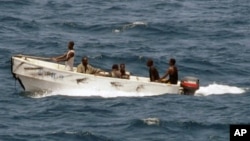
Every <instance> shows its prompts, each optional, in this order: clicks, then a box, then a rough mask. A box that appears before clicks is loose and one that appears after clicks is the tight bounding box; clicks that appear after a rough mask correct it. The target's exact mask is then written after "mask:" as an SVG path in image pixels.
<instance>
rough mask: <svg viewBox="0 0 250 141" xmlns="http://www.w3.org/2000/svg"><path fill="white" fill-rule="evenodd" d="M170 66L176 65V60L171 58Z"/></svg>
mask: <svg viewBox="0 0 250 141" xmlns="http://www.w3.org/2000/svg"><path fill="white" fill-rule="evenodd" d="M169 65H171V66H172V65H175V59H174V58H171V59H170V60H169Z"/></svg>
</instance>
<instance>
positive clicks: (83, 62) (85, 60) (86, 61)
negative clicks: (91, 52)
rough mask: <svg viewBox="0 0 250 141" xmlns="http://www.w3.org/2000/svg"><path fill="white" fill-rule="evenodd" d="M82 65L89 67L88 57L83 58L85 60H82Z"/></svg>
mask: <svg viewBox="0 0 250 141" xmlns="http://www.w3.org/2000/svg"><path fill="white" fill-rule="evenodd" d="M82 64H83V65H84V66H87V65H88V58H87V57H83V58H82Z"/></svg>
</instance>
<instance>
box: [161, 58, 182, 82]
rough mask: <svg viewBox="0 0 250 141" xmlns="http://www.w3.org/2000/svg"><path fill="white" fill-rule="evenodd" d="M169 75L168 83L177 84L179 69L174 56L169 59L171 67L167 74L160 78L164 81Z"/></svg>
mask: <svg viewBox="0 0 250 141" xmlns="http://www.w3.org/2000/svg"><path fill="white" fill-rule="evenodd" d="M167 76H169V77H168V80H167V81H166V82H167V83H170V84H177V82H178V69H177V67H176V66H175V59H174V58H171V59H170V60H169V68H168V70H167V71H166V73H165V75H164V76H163V77H161V78H160V81H162V80H163V79H164V78H166V77H167Z"/></svg>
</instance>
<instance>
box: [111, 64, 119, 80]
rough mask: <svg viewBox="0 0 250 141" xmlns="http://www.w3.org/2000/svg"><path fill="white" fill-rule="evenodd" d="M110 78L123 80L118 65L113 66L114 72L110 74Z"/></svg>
mask: <svg viewBox="0 0 250 141" xmlns="http://www.w3.org/2000/svg"><path fill="white" fill-rule="evenodd" d="M110 76H111V77H115V78H121V72H120V71H119V67H118V65H117V64H114V65H113V66H112V71H111V72H110Z"/></svg>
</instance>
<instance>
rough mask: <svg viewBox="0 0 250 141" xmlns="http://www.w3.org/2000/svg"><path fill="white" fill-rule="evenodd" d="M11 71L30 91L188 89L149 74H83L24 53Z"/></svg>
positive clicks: (157, 91)
mask: <svg viewBox="0 0 250 141" xmlns="http://www.w3.org/2000/svg"><path fill="white" fill-rule="evenodd" d="M12 73H13V76H14V78H16V79H17V80H18V81H19V82H20V84H21V86H22V87H23V89H24V90H25V91H30V92H33V91H41V90H43V91H58V90H62V89H78V90H79V89H80V90H81V91H82V92H83V95H84V93H85V92H88V91H89V90H97V91H102V90H109V91H111V92H112V91H121V92H128V93H129V92H132V93H137V94H138V95H140V94H143V95H144V96H147V95H148V96H153V95H162V94H183V93H185V92H184V91H183V90H184V89H183V86H182V85H181V83H178V84H177V85H175V84H166V83H158V82H150V80H149V78H147V77H140V76H133V75H130V77H129V79H121V78H113V77H105V76H99V75H91V74H83V73H78V72H76V68H75V67H74V71H67V70H65V65H62V64H58V63H54V62H50V61H45V60H41V58H39V57H30V56H25V55H16V56H13V57H12ZM103 73H104V74H106V73H108V72H103ZM188 81H190V80H188ZM188 81H186V82H188ZM190 82H191V81H190ZM195 83H197V82H194V81H192V82H191V83H190V84H195ZM197 84H198V83H197ZM194 91H195V90H194ZM193 93H194V92H193Z"/></svg>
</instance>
